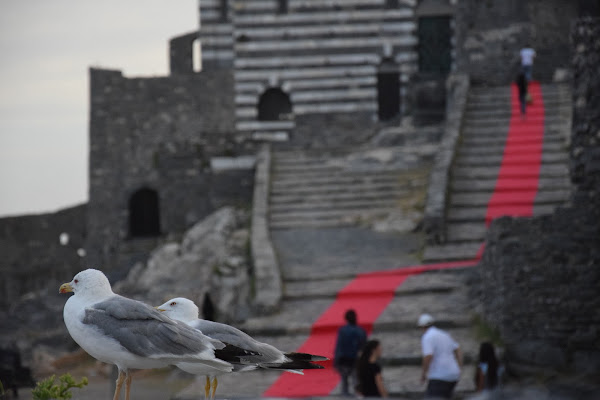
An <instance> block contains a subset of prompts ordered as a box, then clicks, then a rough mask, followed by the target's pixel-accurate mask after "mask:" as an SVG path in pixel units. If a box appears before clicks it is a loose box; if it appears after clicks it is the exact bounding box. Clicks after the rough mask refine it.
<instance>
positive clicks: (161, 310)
mask: <svg viewBox="0 0 600 400" xmlns="http://www.w3.org/2000/svg"><path fill="white" fill-rule="evenodd" d="M154 308H156V310H157V311H160V312H164V311H167V310H165V309H164V308H160V306H156V307H154Z"/></svg>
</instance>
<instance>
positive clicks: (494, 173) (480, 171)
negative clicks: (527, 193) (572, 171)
mask: <svg viewBox="0 0 600 400" xmlns="http://www.w3.org/2000/svg"><path fill="white" fill-rule="evenodd" d="M498 170H499V167H466V166H464V167H456V168H454V169H453V171H452V176H453V177H455V178H463V179H480V178H484V179H496V178H497V177H498ZM505 174H506V177H511V178H520V177H523V176H524V175H527V172H526V171H525V172H524V171H523V169H522V168H515V169H514V170H511V169H509V168H506V169H505ZM531 174H532V175H533V174H534V172H533V171H532V173H531ZM539 176H540V177H544V178H549V177H564V176H569V168H568V167H567V166H566V165H561V164H548V165H542V167H541V169H540V173H539Z"/></svg>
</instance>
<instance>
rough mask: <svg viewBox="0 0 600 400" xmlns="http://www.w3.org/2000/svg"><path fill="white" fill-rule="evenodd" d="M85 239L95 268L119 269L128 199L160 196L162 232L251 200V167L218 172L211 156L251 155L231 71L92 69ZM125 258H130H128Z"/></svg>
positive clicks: (126, 228) (182, 227) (175, 230)
mask: <svg viewBox="0 0 600 400" xmlns="http://www.w3.org/2000/svg"><path fill="white" fill-rule="evenodd" d="M90 82H91V83H90V108H91V109H90V168H89V181H90V191H89V198H90V200H89V206H88V214H87V228H88V233H89V234H88V240H87V243H86V248H87V249H88V252H89V261H90V262H91V263H92V265H97V266H102V267H103V268H105V269H107V270H109V271H110V270H112V269H115V268H117V267H122V266H119V265H116V264H117V262H118V261H117V260H118V257H117V255H118V254H119V253H120V252H121V249H120V248H121V247H122V246H123V243H124V242H126V241H127V240H128V239H129V226H128V223H129V220H128V217H129V214H128V202H129V199H130V198H131V196H132V194H133V193H135V192H136V191H137V190H139V189H141V188H144V187H145V188H149V189H152V190H154V191H156V193H157V194H158V200H159V211H160V230H161V234H163V235H168V234H173V233H181V232H183V231H184V230H185V229H187V228H189V227H190V226H191V225H192V224H194V223H195V222H197V221H198V220H200V219H201V218H203V217H204V216H206V215H208V214H209V213H210V212H211V211H213V210H215V209H216V208H218V207H221V206H223V205H226V204H236V205H239V204H248V203H249V202H250V199H251V196H252V174H253V171H252V169H249V170H248V169H247V170H245V171H239V170H238V171H232V172H231V173H227V172H222V171H221V172H219V173H218V174H217V173H215V172H213V171H212V170H211V168H210V159H211V157H213V156H223V155H227V156H232V155H237V154H243V153H245V152H252V151H253V149H252V148H250V147H249V148H245V147H244V146H245V144H244V143H241V142H240V141H238V140H237V139H236V137H235V128H234V119H233V118H232V115H233V114H234V101H233V76H232V73H231V71H210V72H205V73H199V74H184V73H179V74H176V75H172V76H169V77H159V78H125V77H123V75H122V74H121V72H120V71H107V70H98V69H91V70H90ZM125 260H126V259H125Z"/></svg>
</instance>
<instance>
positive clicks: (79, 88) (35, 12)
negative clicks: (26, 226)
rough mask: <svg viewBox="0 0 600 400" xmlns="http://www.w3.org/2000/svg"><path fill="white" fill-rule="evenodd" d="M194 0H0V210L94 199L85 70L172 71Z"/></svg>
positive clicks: (35, 209) (27, 210)
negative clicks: (174, 44)
mask: <svg viewBox="0 0 600 400" xmlns="http://www.w3.org/2000/svg"><path fill="white" fill-rule="evenodd" d="M197 9H198V8H197V0H102V1H97V0H95V1H92V0H0V31H1V32H0V216H8V215H21V214H31V213H42V212H52V211H56V210H58V209H61V208H65V207H68V206H72V205H76V204H80V203H83V202H85V201H87V190H88V179H87V174H88V165H87V161H88V104H89V93H88V69H89V67H90V66H93V67H100V68H107V69H119V70H121V71H123V74H124V75H125V76H127V77H138V76H164V75H167V74H168V58H167V55H168V40H169V39H170V38H172V37H174V36H178V35H180V34H183V33H187V32H190V31H193V30H195V29H197V27H198V11H197Z"/></svg>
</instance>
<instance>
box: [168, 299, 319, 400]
mask: <svg viewBox="0 0 600 400" xmlns="http://www.w3.org/2000/svg"><path fill="white" fill-rule="evenodd" d="M156 309H158V310H159V311H162V312H163V313H164V314H166V315H167V316H169V317H170V318H172V319H175V320H178V321H181V322H184V323H186V324H188V325H189V326H191V327H193V328H195V329H197V330H199V331H201V332H202V333H203V334H204V335H206V336H208V337H210V338H212V339H216V340H219V341H221V342H223V343H228V344H231V345H233V346H236V347H239V348H241V349H244V350H247V351H250V352H253V353H255V355H250V356H248V357H244V360H243V362H244V364H242V365H239V364H238V365H236V363H234V369H233V371H217V370H215V369H214V368H207V367H206V366H203V365H201V364H191V363H188V362H181V363H178V364H177V367H179V368H181V369H182V370H184V371H186V372H189V373H191V374H195V375H206V386H205V388H204V389H205V396H206V397H207V398H208V396H209V391H210V388H211V382H210V378H211V377H212V378H213V380H212V395H211V398H214V396H215V391H216V389H217V384H218V381H217V376H219V375H223V374H226V373H229V372H246V371H251V370H254V369H256V368H262V369H277V370H284V371H288V372H293V373H298V374H302V370H304V369H322V368H323V366H321V365H319V364H313V363H312V361H326V360H328V358H327V357H322V356H317V355H313V354H307V353H294V352H290V353H284V352H283V351H281V350H279V349H277V348H276V347H274V346H271V345H270V344H268V343H262V342H259V341H258V340H255V339H254V338H253V337H251V336H250V335H248V334H247V333H245V332H242V331H241V330H239V329H237V328H235V327H233V326H231V325H227V324H223V323H219V322H213V321H207V320H204V319H199V318H198V315H199V309H198V306H196V304H195V303H194V302H193V301H192V300H189V299H186V298H184V297H177V298H174V299H171V300H169V301H167V302H166V303H164V304H162V305H160V306H158V307H156ZM248 364H254V368H253V367H252V366H248Z"/></svg>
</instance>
